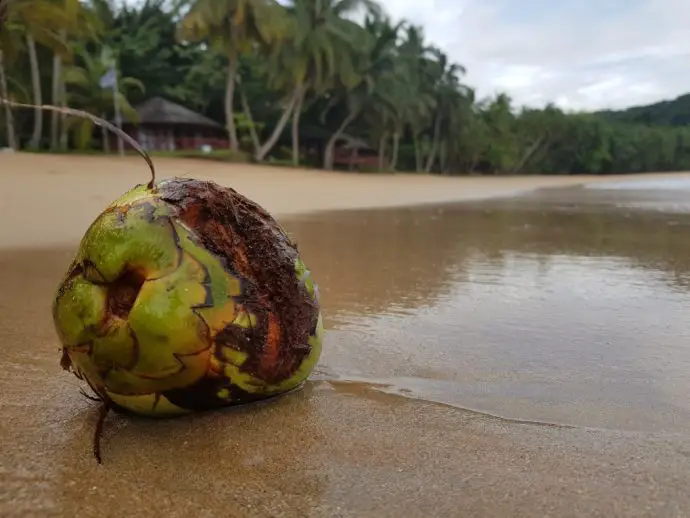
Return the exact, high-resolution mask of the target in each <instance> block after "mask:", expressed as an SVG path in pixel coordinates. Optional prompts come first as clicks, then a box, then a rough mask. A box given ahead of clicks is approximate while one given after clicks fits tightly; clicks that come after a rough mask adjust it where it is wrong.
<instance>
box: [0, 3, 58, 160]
mask: <svg viewBox="0 0 690 518" xmlns="http://www.w3.org/2000/svg"><path fill="white" fill-rule="evenodd" d="M5 9H6V11H5V17H6V28H7V29H8V30H3V31H2V32H3V34H4V35H5V36H4V38H3V40H2V42H1V43H0V45H2V48H1V49H0V50H2V51H3V54H5V53H8V54H9V53H11V52H16V51H17V50H19V49H22V48H25V49H26V51H27V52H28V55H29V65H30V71H31V85H32V92H33V103H34V104H35V105H36V106H39V105H41V104H43V95H42V91H41V75H40V70H39V65H38V55H37V50H36V46H37V44H38V45H43V46H45V47H48V48H50V49H53V50H55V51H56V52H66V48H65V45H64V42H63V41H61V39H60V37H59V29H60V27H61V26H63V25H64V24H65V23H66V16H65V11H64V10H63V9H61V8H60V6H59V5H56V4H54V3H52V2H51V1H50V0H12V1H11V2H7V4H6V6H5ZM20 37H21V40H23V41H21V40H20V39H19V38H20ZM42 134H43V111H42V110H41V109H40V108H36V109H35V110H34V128H33V133H32V136H31V141H30V144H29V145H30V146H31V147H34V148H37V147H39V146H40V143H41V137H42Z"/></svg>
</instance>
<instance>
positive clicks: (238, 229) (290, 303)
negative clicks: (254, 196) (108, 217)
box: [157, 178, 318, 383]
mask: <svg viewBox="0 0 690 518" xmlns="http://www.w3.org/2000/svg"><path fill="white" fill-rule="evenodd" d="M157 191H158V193H159V195H160V197H161V199H162V200H164V201H166V202H167V203H170V204H172V205H174V206H175V207H176V208H177V209H178V217H179V218H180V220H181V221H182V222H183V223H184V224H185V225H186V226H187V227H188V228H189V229H190V230H192V231H193V232H194V234H195V235H196V236H197V237H198V239H199V241H200V245H201V246H203V247H204V248H206V249H207V250H208V251H210V252H212V253H213V254H215V255H216V256H217V257H219V259H220V260H221V261H222V263H223V265H224V266H225V268H226V269H227V270H228V271H229V272H231V273H233V274H235V275H237V276H239V277H240V278H242V279H244V280H245V281H246V285H245V287H246V289H245V290H243V294H242V296H241V297H238V298H237V302H238V303H239V304H241V305H243V306H244V307H245V308H246V309H247V310H249V311H251V312H252V314H254V315H256V316H257V318H258V321H259V322H261V324H259V325H258V326H257V327H259V329H260V330H259V332H256V330H254V331H253V332H248V333H240V334H241V335H242V336H236V337H233V336H230V335H231V334H232V333H234V331H231V330H228V333H227V336H225V338H226V339H227V341H228V342H229V341H231V340H233V339H237V340H238V341H237V342H235V347H237V348H238V349H240V350H242V351H243V352H246V353H247V354H248V356H249V357H248V359H247V361H246V362H245V363H244V364H243V366H242V369H243V370H246V371H249V372H251V373H252V374H253V375H255V376H256V377H258V378H259V379H262V380H264V381H266V382H268V383H276V382H279V381H281V380H284V379H286V378H288V377H290V376H291V375H292V374H293V373H294V371H295V369H296V368H297V367H298V366H299V364H300V363H301V361H302V359H303V358H304V357H305V356H306V355H307V354H309V352H310V348H309V347H307V348H305V347H304V344H305V343H307V342H308V340H309V335H310V333H311V331H312V329H313V327H314V323H315V322H316V319H317V317H318V308H317V307H316V306H315V304H314V303H313V301H312V299H311V297H310V296H309V293H308V291H307V289H306V287H305V286H303V285H301V284H300V281H299V279H298V278H297V275H296V274H295V260H296V259H297V257H298V253H297V248H296V247H295V245H294V244H293V243H292V242H291V241H290V239H289V238H288V236H287V235H286V234H285V233H284V232H283V231H282V229H281V228H280V226H279V225H278V223H277V222H276V221H275V220H274V219H273V218H272V217H271V215H270V214H269V213H268V212H266V211H265V210H264V209H263V208H262V207H261V206H259V205H258V204H256V203H255V202H253V201H251V200H249V199H248V198H246V197H244V196H242V195H241V194H239V193H238V192H237V191H235V190H234V189H231V188H226V187H221V186H220V185H218V184H215V183H213V182H206V181H201V180H195V179H188V178H172V179H168V180H164V181H162V182H161V183H160V184H158V186H157ZM221 339H222V338H221Z"/></svg>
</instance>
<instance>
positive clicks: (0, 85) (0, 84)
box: [0, 50, 17, 149]
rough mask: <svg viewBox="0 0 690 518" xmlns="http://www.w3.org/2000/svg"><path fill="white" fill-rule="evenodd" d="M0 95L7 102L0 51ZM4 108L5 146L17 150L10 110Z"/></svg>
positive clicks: (7, 105) (1, 52)
mask: <svg viewBox="0 0 690 518" xmlns="http://www.w3.org/2000/svg"><path fill="white" fill-rule="evenodd" d="M0 95H2V98H3V99H7V100H8V101H9V98H10V96H9V92H8V91H7V77H5V60H4V55H3V51H2V50H0ZM4 107H5V132H6V133H7V145H8V146H9V147H10V148H11V149H17V138H16V137H15V134H14V119H13V118H12V108H11V107H10V105H9V104H4Z"/></svg>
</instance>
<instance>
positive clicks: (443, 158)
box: [438, 140, 448, 174]
mask: <svg viewBox="0 0 690 518" xmlns="http://www.w3.org/2000/svg"><path fill="white" fill-rule="evenodd" d="M438 159H439V162H440V163H439V167H440V168H441V174H447V173H448V169H447V165H448V142H446V141H445V140H444V141H443V142H441V153H440V155H439V157H438Z"/></svg>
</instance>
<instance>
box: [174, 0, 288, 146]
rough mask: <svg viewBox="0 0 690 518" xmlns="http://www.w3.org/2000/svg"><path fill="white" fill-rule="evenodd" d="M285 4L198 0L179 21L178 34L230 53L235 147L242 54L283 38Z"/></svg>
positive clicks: (229, 105) (228, 115)
mask: <svg viewBox="0 0 690 518" xmlns="http://www.w3.org/2000/svg"><path fill="white" fill-rule="evenodd" d="M282 15H283V12H282V7H280V5H279V4H278V3H277V2H275V1H274V0H195V1H194V3H193V4H192V6H191V8H190V9H189V11H188V12H187V14H186V15H185V16H184V18H183V19H182V21H181V22H180V27H179V37H180V38H181V39H185V40H189V41H197V42H198V41H206V42H207V43H208V44H210V45H211V46H213V47H215V48H216V49H222V50H223V51H224V52H225V53H226V55H227V57H228V78H227V85H226V91H225V119H226V124H227V125H228V135H229V137H230V146H231V147H232V149H238V147H239V141H238V138H237V129H236V127H235V121H234V99H235V85H236V82H237V68H238V60H239V56H240V55H241V54H242V53H245V52H247V51H249V50H252V49H254V48H256V47H257V46H261V45H268V44H271V43H272V42H273V41H275V40H276V39H279V38H280V35H281V34H282V31H283V29H284V23H283V16H282Z"/></svg>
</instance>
